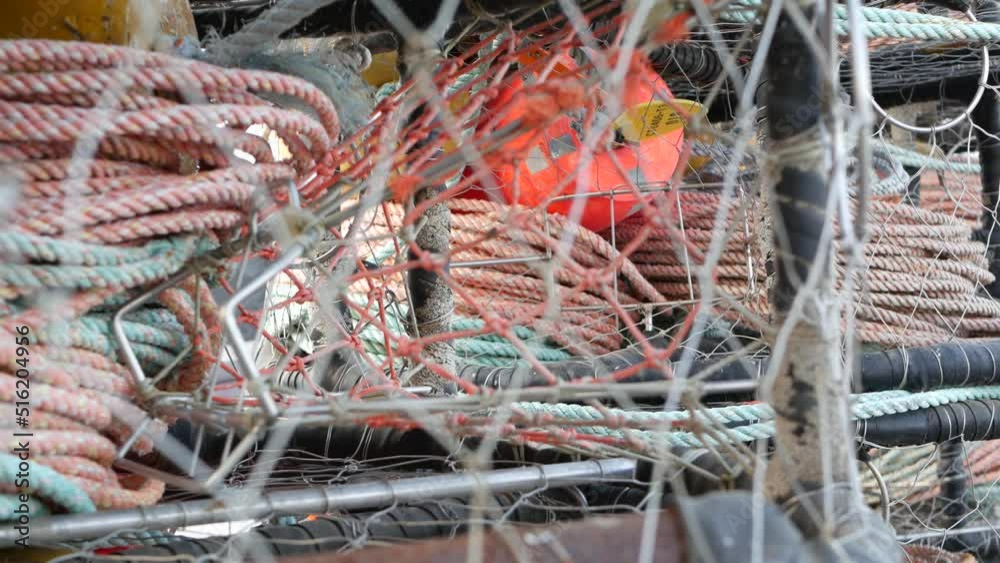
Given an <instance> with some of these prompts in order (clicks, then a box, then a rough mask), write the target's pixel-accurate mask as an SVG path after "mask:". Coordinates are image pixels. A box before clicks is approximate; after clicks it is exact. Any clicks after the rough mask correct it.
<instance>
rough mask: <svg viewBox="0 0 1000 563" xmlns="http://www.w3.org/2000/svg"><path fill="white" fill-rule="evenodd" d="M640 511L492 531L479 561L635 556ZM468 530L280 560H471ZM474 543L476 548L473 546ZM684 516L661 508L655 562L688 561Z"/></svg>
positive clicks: (600, 561)
mask: <svg viewBox="0 0 1000 563" xmlns="http://www.w3.org/2000/svg"><path fill="white" fill-rule="evenodd" d="M643 518H644V516H643V515H642V514H630V515H627V516H614V517H602V518H588V519H586V520H583V521H580V522H573V523H569V524H565V525H557V526H546V527H544V528H515V529H506V530H503V531H491V532H488V533H486V534H485V535H484V536H485V537H483V539H482V543H481V544H479V545H481V546H482V547H481V550H482V551H481V553H482V558H481V560H482V561H489V562H490V563H520V562H522V561H531V562H532V563H566V562H568V561H572V562H573V563H607V562H609V561H638V560H639V545H640V544H641V542H640V539H641V536H642V532H643V527H642V521H643ZM472 541H473V538H472V536H471V535H464V536H461V537H458V538H454V539H452V538H442V539H437V540H432V541H426V542H420V543H414V544H406V545H399V546H392V547H384V548H371V549H363V550H359V551H355V552H352V553H345V554H342V555H337V556H331V555H330V554H318V555H310V556H307V557H290V558H284V559H281V560H279V563H381V562H382V561H395V562H396V563H422V562H433V563H465V562H466V561H468V560H469V554H470V553H469V551H470V544H472ZM473 549H475V548H474V547H473ZM687 560H688V558H687V542H686V538H685V531H684V524H683V521H682V520H681V519H680V518H679V517H678V515H677V514H676V513H675V512H674V511H673V510H665V511H664V512H663V513H662V514H661V515H660V518H659V525H658V526H657V528H656V552H655V555H654V556H653V559H652V562H653V563H681V562H682V561H687Z"/></svg>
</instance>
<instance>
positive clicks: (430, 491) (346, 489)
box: [0, 458, 636, 547]
mask: <svg viewBox="0 0 1000 563" xmlns="http://www.w3.org/2000/svg"><path fill="white" fill-rule="evenodd" d="M635 467H636V463H635V461H633V460H629V459H624V458H614V459H605V460H593V461H581V462H573V463H559V464H552V465H542V466H537V467H520V468H517V469H502V470H498V471H490V472H484V473H472V472H468V473H458V474H452V475H434V476H428V477H415V478H412V479H400V480H398V481H377V482H372V483H358V484H351V485H337V486H332V487H326V488H316V489H297V490H291V491H276V492H270V493H264V494H262V495H260V496H255V497H251V498H245V499H240V498H238V497H239V495H240V492H239V491H232V493H231V494H232V495H233V498H231V499H227V500H228V502H220V500H218V499H206V500H194V501H186V502H175V503H166V504H159V505H155V506H149V507H144V508H135V509H129V510H113V511H108V512H100V513H97V514H74V515H68V516H55V517H50V518H40V519H38V520H34V521H32V524H31V539H32V542H33V543H34V544H35V545H43V544H52V543H57V542H65V541H67V540H68V539H70V538H72V539H77V540H86V539H96V538H101V537H104V536H107V535H110V534H114V533H116V532H118V531H120V530H146V529H167V528H183V527H187V526H198V525H203V524H216V523H220V522H227V521H229V520H231V519H232V517H233V514H234V513H235V514H239V515H240V518H243V519H247V520H257V519H264V518H270V517H274V516H285V515H301V514H326V513H328V512H333V511H345V510H360V509H365V508H374V507H379V506H388V505H392V504H395V503H400V504H404V503H416V502H421V501H426V500H431V499H444V498H454V497H464V496H468V495H471V494H473V492H475V491H477V490H479V489H480V488H485V489H486V490H488V491H490V492H492V493H509V492H514V491H525V490H532V489H536V488H539V487H569V486H573V485H581V484H585V483H591V484H592V483H594V482H600V481H602V480H603V481H622V480H626V481H630V480H632V479H633V476H634V473H635ZM18 537H19V535H18V534H17V532H16V531H14V529H13V528H3V529H0V547H10V546H13V545H14V541H15V540H17V539H18Z"/></svg>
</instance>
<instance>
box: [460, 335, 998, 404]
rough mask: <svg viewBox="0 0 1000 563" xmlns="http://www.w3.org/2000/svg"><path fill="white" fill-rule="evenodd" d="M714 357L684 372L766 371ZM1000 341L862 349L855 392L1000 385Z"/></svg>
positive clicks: (576, 375) (490, 377) (506, 377)
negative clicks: (876, 349) (725, 361)
mask: <svg viewBox="0 0 1000 563" xmlns="http://www.w3.org/2000/svg"><path fill="white" fill-rule="evenodd" d="M645 361H646V356H645V355H644V354H643V352H642V351H641V350H640V349H639V348H637V347H632V348H626V349H625V350H622V351H620V352H615V353H612V354H608V355H606V356H601V357H599V358H576V359H572V360H565V361H561V362H552V363H547V364H545V368H546V369H547V370H548V371H549V372H550V373H551V374H552V375H553V376H555V377H556V379H557V380H558V381H559V382H563V381H571V380H576V379H587V378H599V377H607V376H610V375H611V374H613V373H616V372H620V371H622V370H625V369H628V368H631V367H635V366H638V365H642V364H643V363H644V362H645ZM722 361H723V360H719V359H711V358H704V359H697V360H694V361H693V362H692V364H691V365H690V370H689V371H688V373H691V374H697V373H709V374H710V375H708V376H706V377H705V378H704V380H703V381H705V382H720V381H745V380H749V379H757V378H759V377H760V375H761V374H763V373H764V372H765V371H766V370H767V366H768V362H769V359H768V358H747V359H743V360H740V361H731V360H730V361H728V363H726V364H721V362H722ZM998 363H1000V339H998V340H980V341H969V342H949V343H945V344H938V345H935V346H926V347H919V348H902V349H893V350H882V351H874V352H866V353H865V354H864V355H863V356H862V357H861V360H860V388H859V389H857V390H858V391H862V392H871V391H888V390H892V389H902V390H906V391H914V392H916V391H929V390H932V389H940V388H944V387H957V386H970V385H993V384H1000V366H998ZM678 367H679V365H678V364H676V363H675V364H673V365H671V366H670V367H669V368H668V369H660V368H650V367H643V368H641V369H639V370H638V371H636V372H635V373H634V374H631V375H629V376H628V377H623V378H621V379H619V380H618V381H619V382H621V383H642V382H653V381H664V380H665V379H667V378H668V377H669V373H671V372H673V371H674V370H676V369H677V368H678ZM459 377H461V378H462V379H464V380H466V381H468V382H470V383H473V384H475V385H477V386H480V387H485V388H490V389H513V388H520V387H541V386H547V385H551V382H550V381H549V380H548V379H547V378H546V377H545V374H543V373H541V372H539V371H538V370H535V369H534V368H532V367H531V366H528V365H519V366H511V367H502V368H497V367H488V366H476V365H466V366H464V367H462V368H461V369H460V370H459Z"/></svg>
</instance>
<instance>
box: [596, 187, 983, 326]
mask: <svg viewBox="0 0 1000 563" xmlns="http://www.w3.org/2000/svg"><path fill="white" fill-rule="evenodd" d="M678 197H679V198H680V204H679V205H680V209H681V215H682V217H683V222H682V223H681V225H682V227H683V228H682V229H681V230H682V232H681V233H680V234H679V235H678V234H677V233H674V234H671V232H670V231H669V230H668V229H666V228H664V227H656V228H654V229H653V231H652V234H651V235H649V238H647V240H646V241H645V242H644V243H643V244H642V246H641V247H640V249H639V251H638V252H636V253H634V254H633V255H632V256H631V259H632V261H633V263H635V265H636V267H637V268H638V269H639V271H640V272H641V273H642V275H643V276H644V277H645V278H646V279H648V280H649V281H650V282H651V283H652V284H653V285H654V287H656V289H657V290H658V291H660V292H661V293H662V294H663V295H665V296H668V297H670V298H673V299H677V300H684V299H692V298H696V297H699V295H700V290H699V287H698V284H697V277H696V275H697V273H698V272H699V271H700V270H699V268H700V265H699V263H698V262H697V261H696V260H694V259H692V257H691V255H690V254H688V253H685V252H683V251H681V250H680V249H679V247H678V241H679V240H683V241H689V242H691V243H692V244H694V245H695V246H696V247H698V248H699V249H700V250H701V251H702V252H705V251H707V249H708V247H709V244H710V243H711V241H712V239H713V237H715V236H717V235H718V234H717V233H715V232H713V231H712V228H713V226H714V219H715V216H716V214H717V213H718V209H719V202H720V198H719V196H718V195H717V194H714V193H710V192H706V191H697V192H683V191H682V192H680V193H679V194H678ZM760 205H761V204H759V203H755V204H754V205H751V206H750V207H749V208H748V209H747V210H746V211H745V212H742V213H738V212H737V210H736V209H733V210H732V211H731V212H730V221H731V222H736V223H737V224H738V225H743V227H741V228H739V229H736V232H735V233H733V235H732V236H731V237H730V238H729V239H728V240H727V243H726V246H725V251H724V252H723V254H722V256H721V259H720V261H719V264H718V266H717V267H716V269H715V271H714V272H713V274H714V275H715V276H716V279H717V281H718V283H717V287H718V290H719V291H722V292H725V293H727V294H728V295H730V296H731V297H732V298H734V299H736V300H738V301H741V302H743V303H744V304H745V306H746V307H747V308H748V309H749V310H750V311H751V312H753V313H755V314H757V315H759V316H760V317H761V318H763V319H765V320H766V318H767V314H768V311H769V308H768V305H767V283H768V276H767V275H766V272H765V268H764V257H765V256H767V252H768V251H767V249H768V246H769V236H768V234H767V233H766V232H765V231H764V227H763V226H762V225H761V223H760V220H759V219H758V217H762V216H764V215H763V211H762V210H761V209H760ZM869 210H870V214H869V219H868V221H869V225H870V232H871V237H870V240H869V242H868V243H867V244H866V245H865V248H864V251H865V259H866V265H867V268H866V270H865V271H864V273H863V280H864V285H865V288H866V292H864V293H861V294H858V295H856V297H857V299H856V302H855V303H854V307H853V313H854V315H855V319H856V320H857V321H858V323H857V325H856V327H857V332H858V335H859V336H860V338H861V339H862V340H863V341H865V342H868V343H873V344H880V345H885V346H897V345H903V346H922V345H928V344H934V343H940V342H942V341H946V340H948V339H950V338H952V337H971V336H984V335H993V334H997V333H998V332H1000V306H998V305H997V304H996V303H995V302H993V301H992V300H990V299H988V298H985V297H981V296H979V295H977V293H976V291H977V288H979V287H981V286H982V285H985V284H988V283H990V282H991V281H992V279H993V276H992V275H991V274H990V273H989V271H988V270H987V269H986V259H985V251H986V250H985V247H984V246H983V245H982V244H980V243H978V242H972V229H971V227H970V225H969V224H968V223H966V222H965V221H963V220H961V219H957V218H953V217H949V216H947V215H944V214H942V213H937V212H934V211H930V210H925V209H919V208H916V207H913V206H909V205H904V204H900V203H892V202H891V200H882V201H873V202H871V205H870V206H869ZM643 228H644V221H643V220H642V219H629V220H627V221H626V222H624V223H623V224H622V225H620V226H619V227H618V228H616V229H615V240H616V242H617V244H618V246H619V248H624V247H625V246H626V245H629V244H630V243H632V242H633V241H634V240H635V239H636V237H638V236H640V233H642V232H643ZM604 236H605V237H606V238H609V239H610V237H611V235H610V233H605V234H604ZM840 264H841V265H840V266H838V269H837V271H838V273H839V275H840V276H841V277H842V276H843V275H844V268H843V264H846V258H843V257H841V258H840ZM859 281H860V280H859ZM727 314H728V315H730V316H733V314H732V313H727ZM736 317H737V318H741V317H739V316H738V315H737V316H736Z"/></svg>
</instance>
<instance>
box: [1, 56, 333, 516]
mask: <svg viewBox="0 0 1000 563" xmlns="http://www.w3.org/2000/svg"><path fill="white" fill-rule="evenodd" d="M269 95H278V96H283V97H285V98H289V99H295V100H297V103H296V104H295V105H296V106H297V107H305V108H307V110H306V111H298V110H294V109H284V108H280V107H276V106H274V105H273V104H271V103H270V102H268V101H265V99H264V96H269ZM0 121H2V124H0V172H2V175H3V176H4V179H5V181H8V182H11V183H13V184H15V186H16V188H17V192H16V193H17V199H16V204H15V205H14V206H9V207H8V209H7V210H6V212H5V220H6V222H5V225H4V228H3V230H2V231H0V337H2V338H0V412H2V413H3V414H4V416H3V419H2V420H0V437H2V442H0V492H3V493H8V494H9V493H12V492H14V490H16V489H14V488H13V486H14V483H15V479H14V478H13V475H12V474H11V473H10V472H9V471H8V468H9V465H10V460H11V459H13V458H10V457H9V456H8V455H6V454H4V453H3V452H6V453H7V454H9V453H12V452H13V451H14V450H15V448H16V447H17V440H16V438H15V437H14V435H13V433H14V432H15V431H17V430H18V428H15V426H14V423H15V416H14V407H15V401H16V400H17V398H16V382H17V378H16V377H15V374H16V373H17V370H18V367H19V366H18V365H17V363H16V359H17V358H18V356H17V354H16V353H15V351H16V347H15V346H14V343H15V338H14V335H15V330H14V329H15V327H17V326H21V325H28V326H29V327H30V329H31V338H30V344H29V345H28V349H29V350H30V354H31V364H30V366H31V368H30V371H31V398H32V412H31V416H30V429H31V431H32V432H33V434H34V436H33V437H32V439H31V447H32V467H33V469H32V475H33V479H32V486H33V488H34V489H35V490H34V491H33V493H36V494H37V495H38V497H39V498H41V499H43V500H45V501H46V505H45V506H44V507H43V506H35V507H33V508H32V510H37V511H39V513H41V511H43V510H45V509H47V508H51V509H52V510H53V511H56V512H58V511H71V512H86V511H93V510H95V509H109V508H129V507H136V506H147V505H150V504H153V503H155V502H157V501H158V500H159V499H160V497H161V496H162V494H163V490H164V484H163V483H162V482H160V481H157V480H153V479H140V478H137V477H136V476H133V475H128V474H127V473H122V472H118V471H116V470H114V469H112V463H113V462H114V461H115V458H116V456H117V452H118V449H119V448H120V447H122V445H124V444H125V443H126V441H129V440H130V438H131V437H132V434H133V429H134V428H135V427H136V425H137V424H138V423H140V422H141V421H143V420H144V418H145V416H146V414H145V413H144V412H143V411H142V410H141V409H140V408H139V407H138V406H137V405H136V404H135V400H136V397H135V392H134V390H133V389H132V387H131V383H130V382H131V375H130V374H129V372H128V370H127V369H126V368H125V367H124V366H122V365H121V364H119V363H118V357H119V354H120V350H119V346H118V344H117V341H116V340H115V339H114V338H113V337H112V331H111V318H112V313H113V311H114V310H115V309H114V307H116V306H120V305H121V304H122V303H123V302H125V301H127V300H129V299H131V297H132V296H133V295H135V291H137V290H143V289H146V288H149V287H151V286H154V285H155V284H156V283H158V282H161V281H163V280H165V279H167V278H169V277H170V276H172V275H174V274H176V273H177V272H179V271H181V270H182V269H183V268H184V267H185V266H186V265H188V264H189V263H191V261H192V260H198V259H200V257H202V256H203V255H204V254H206V253H207V252H208V251H210V250H212V249H214V248H217V247H218V246H219V243H220V242H225V241H228V240H230V239H231V238H233V236H234V235H238V234H239V233H240V230H241V229H243V228H245V227H246V221H247V218H248V216H249V211H250V210H251V208H252V206H253V205H254V200H255V199H256V198H257V196H258V195H259V196H264V201H267V200H268V199H270V201H279V202H280V201H282V200H283V198H286V197H287V196H288V193H287V190H288V187H289V186H290V185H291V184H292V183H293V182H295V181H296V180H297V178H298V176H299V174H300V173H303V172H305V171H308V170H309V169H311V168H312V167H314V166H315V164H316V162H317V161H319V160H320V159H321V158H322V157H324V156H325V155H326V153H327V151H329V149H330V148H331V143H332V142H333V141H334V140H335V139H337V138H338V136H339V135H340V125H339V120H338V116H337V112H336V110H335V109H334V106H333V104H332V103H331V101H330V100H329V98H327V97H326V96H325V95H324V94H323V93H322V91H320V90H319V89H318V88H316V87H315V86H313V85H312V84H310V83H308V82H306V81H303V80H300V79H296V78H290V77H287V76H283V75H281V74H276V73H270V72H257V71H247V70H233V69H226V68H221V67H217V66H213V65H210V64H206V63H203V62H197V61H192V60H186V59H181V58H177V57H173V56H168V55H163V54H153V53H146V52H142V51H137V50H133V49H128V48H123V47H112V46H102V45H93V44H88V43H72V42H67V43H63V42H55V41H0ZM252 125H253V126H258V125H263V126H265V128H266V130H267V131H268V132H270V133H274V134H276V135H277V136H278V137H279V138H281V140H282V141H283V142H284V144H285V146H286V147H287V148H288V151H289V153H290V157H289V158H288V159H287V160H285V161H282V162H276V157H275V156H274V155H273V154H272V150H271V148H270V146H269V144H268V141H267V140H266V139H264V138H261V137H258V136H255V135H252V134H249V133H247V129H248V128H249V127H250V126H252ZM213 264H214V263H213ZM213 267H214V265H213ZM56 298H59V299H64V301H63V304H62V305H61V306H57V307H47V306H45V305H44V304H45V303H46V301H50V302H51V301H54V300H55V299H56ZM39 304H42V306H39ZM122 327H123V329H124V332H125V336H126V338H127V339H128V340H129V342H130V345H131V347H132V349H133V351H134V352H135V354H136V356H137V358H138V359H139V362H140V364H141V365H142V366H143V368H144V369H146V370H149V371H148V373H154V372H156V371H158V370H160V369H162V368H164V367H166V366H168V365H173V364H174V363H175V360H176V359H177V357H178V355H179V354H181V353H185V352H186V351H189V350H191V352H190V353H189V354H188V355H187V356H186V357H183V358H181V363H180V365H179V366H178V368H177V369H176V370H175V371H174V372H173V373H172V376H171V377H168V378H166V379H165V380H163V381H161V382H159V383H158V386H159V388H160V389H161V390H164V391H180V392H191V391H193V390H194V389H196V388H198V387H199V386H201V385H202V384H203V383H204V376H205V374H206V373H207V372H208V369H209V367H210V366H211V365H212V363H213V360H214V354H216V353H217V352H218V351H219V350H220V349H221V344H222V335H221V331H220V327H219V326H218V311H217V308H216V306H215V303H214V301H213V300H212V297H211V295H210V293H209V291H208V289H207V287H206V282H205V280H204V279H202V277H201V274H198V275H192V276H190V277H189V278H187V279H186V280H184V281H183V282H182V283H180V284H179V285H178V286H176V287H175V288H172V289H169V290H167V291H164V292H163V293H162V294H160V295H159V296H158V297H157V299H156V301H155V302H154V303H151V304H150V305H149V306H147V307H146V308H144V309H140V310H139V311H136V312H135V313H134V314H132V315H129V316H128V317H127V318H126V319H125V321H124V323H123V325H122ZM164 431H165V425H164V424H163V423H162V422H160V421H155V422H154V423H153V424H151V425H149V426H147V427H146V430H145V432H144V434H142V435H141V436H139V437H138V439H137V440H135V441H134V442H129V443H130V444H131V447H130V450H129V453H130V454H139V455H142V454H144V453H148V452H149V451H151V448H152V441H151V438H152V437H154V436H156V435H157V434H158V433H161V432H164ZM10 502H11V498H9V497H0V503H6V504H3V506H6V505H9V504H10ZM11 514H12V512H5V513H3V515H2V516H0V519H6V518H10V515H11Z"/></svg>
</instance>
